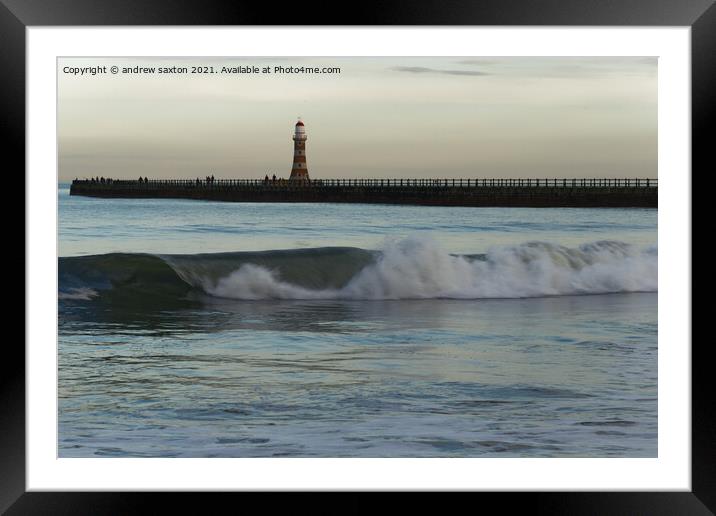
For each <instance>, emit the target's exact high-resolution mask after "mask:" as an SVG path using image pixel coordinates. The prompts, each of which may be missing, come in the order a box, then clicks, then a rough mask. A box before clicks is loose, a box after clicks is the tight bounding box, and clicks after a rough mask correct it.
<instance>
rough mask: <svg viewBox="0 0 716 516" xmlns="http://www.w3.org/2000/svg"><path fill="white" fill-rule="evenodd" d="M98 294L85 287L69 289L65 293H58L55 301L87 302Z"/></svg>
mask: <svg viewBox="0 0 716 516" xmlns="http://www.w3.org/2000/svg"><path fill="white" fill-rule="evenodd" d="M98 295H99V294H98V292H97V291H96V290H94V289H91V288H86V287H81V288H71V289H69V290H68V291H66V292H59V293H58V294H57V299H76V300H82V301H89V300H90V299H92V298H93V297H97V296H98Z"/></svg>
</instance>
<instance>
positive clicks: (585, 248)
mask: <svg viewBox="0 0 716 516" xmlns="http://www.w3.org/2000/svg"><path fill="white" fill-rule="evenodd" d="M657 254H658V253H657V249H656V247H651V248H636V247H635V246H631V245H629V244H626V243H623V242H615V241H600V242H594V243H590V244H585V245H582V246H580V247H578V248H568V247H564V246H559V245H554V244H550V243H546V242H528V243H524V244H521V245H517V246H509V247H499V248H494V249H490V250H489V251H488V252H487V253H486V254H485V255H472V256H457V255H452V254H450V253H448V252H446V251H445V250H444V249H442V248H441V247H440V245H439V244H438V243H437V242H436V241H434V240H432V239H426V238H407V239H404V240H399V241H392V242H389V243H387V244H386V245H385V246H384V248H383V249H382V251H381V252H380V253H379V254H378V255H377V258H376V259H375V260H374V262H373V263H370V264H368V265H365V266H364V267H362V268H361V269H360V270H358V271H357V272H356V273H355V275H354V276H353V277H352V278H351V279H350V280H349V281H348V283H347V284H346V285H344V286H342V287H340V288H306V287H304V286H300V285H297V284H295V283H291V282H288V281H285V280H284V279H283V278H282V274H281V271H280V270H278V269H271V268H268V267H265V266H260V265H256V264H252V263H245V264H242V265H241V266H240V267H239V268H238V269H236V270H234V271H233V272H231V273H230V274H228V275H227V276H224V277H221V278H219V279H218V280H212V279H210V278H206V277H202V278H200V280H199V283H200V285H197V286H200V287H201V288H202V289H203V290H204V291H205V292H207V293H209V294H211V295H213V296H218V297H223V298H231V299H422V298H453V299H481V298H522V297H541V296H556V295H575V294H601V293H614V292H656V291H657V279H658V268H657V262H658V260H657V258H658V257H657Z"/></svg>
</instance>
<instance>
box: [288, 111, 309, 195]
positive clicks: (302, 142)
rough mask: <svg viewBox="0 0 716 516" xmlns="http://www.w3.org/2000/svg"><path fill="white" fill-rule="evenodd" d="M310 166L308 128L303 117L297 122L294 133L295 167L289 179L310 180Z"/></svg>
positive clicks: (292, 168)
mask: <svg viewBox="0 0 716 516" xmlns="http://www.w3.org/2000/svg"><path fill="white" fill-rule="evenodd" d="M308 180H309V179H308V167H307V166H306V128H305V127H304V125H303V122H302V121H301V119H300V118H299V119H298V122H296V130H295V132H294V133H293V167H291V177H289V181H308Z"/></svg>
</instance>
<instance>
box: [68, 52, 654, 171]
mask: <svg viewBox="0 0 716 516" xmlns="http://www.w3.org/2000/svg"><path fill="white" fill-rule="evenodd" d="M112 66H117V67H118V68H119V73H116V74H113V73H111V67H112ZM136 66H140V67H154V68H155V71H154V72H153V73H152V72H146V73H141V74H140V73H123V71H122V69H123V68H125V67H128V68H131V67H136ZM238 66H256V67H258V69H259V73H231V72H226V73H222V71H221V69H222V67H227V68H230V67H238ZM279 66H281V67H284V69H286V68H288V67H291V66H292V67H296V68H297V67H302V66H303V67H316V68H324V67H338V68H340V73H330V74H329V73H322V74H316V73H287V72H284V73H280V72H278V73H277V72H276V71H275V70H276V68H275V67H279ZM90 67H105V69H104V73H102V72H101V71H100V70H101V69H100V70H96V71H97V72H98V73H96V74H91V73H90V72H91V69H90ZM160 67H166V68H170V67H186V68H187V69H188V71H191V68H192V67H213V70H214V72H215V73H201V74H200V73H185V74H184V73H176V72H175V73H167V74H159V73H158V69H159V68H160ZM264 67H268V69H269V70H271V71H272V73H264V72H263V70H264ZM73 69H75V70H73ZM82 69H85V71H84V73H81V72H80V70H82ZM298 117H301V119H302V120H303V121H304V123H305V128H306V134H307V135H308V140H307V143H306V156H307V164H308V170H309V174H310V176H311V177H312V178H315V179H321V178H324V179H326V178H393V177H394V178H518V177H524V178H555V177H556V178H579V177H605V178H608V177H619V178H624V177H630V178H636V177H641V178H644V177H653V178H655V177H657V58H656V57H474V58H470V57H343V58H337V57H325V58H322V57H311V58H294V57H274V58H272V57H260V58H249V57H241V58H227V57H217V58H210V57H193V58H175V57H174V58H161V57H158V58H151V57H142V58H61V59H59V60H58V162H59V180H60V181H68V180H71V179H74V178H75V177H78V178H84V177H93V176H103V177H113V178H127V179H135V178H137V177H138V176H146V177H149V178H153V179H160V178H196V177H204V176H206V175H212V174H213V175H214V176H215V177H216V178H225V179H230V178H263V177H264V175H266V174H269V175H272V174H276V176H277V177H288V176H289V174H290V171H291V164H292V158H293V142H292V140H291V136H292V134H293V128H294V124H295V123H296V120H297V119H298Z"/></svg>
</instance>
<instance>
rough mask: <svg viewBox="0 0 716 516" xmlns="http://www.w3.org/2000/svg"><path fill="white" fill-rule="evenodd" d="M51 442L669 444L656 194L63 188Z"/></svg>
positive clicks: (275, 446) (367, 446) (617, 453)
mask: <svg viewBox="0 0 716 516" xmlns="http://www.w3.org/2000/svg"><path fill="white" fill-rule="evenodd" d="M58 201H59V208H58V250H59V251H58V252H59V258H58V315H59V327H58V348H57V350H58V396H59V404H58V410H59V414H58V419H59V428H58V435H59V442H58V455H59V457H656V456H657V443H658V434H657V350H658V347H657V290H658V286H657V261H658V260H657V258H658V247H657V210H656V209H618V208H597V209H591V208H590V209H572V208H555V209H552V208H460V207H425V206H394V205H370V204H310V203H306V204H303V203H296V204H292V203H291V204H288V203H284V204H279V203H277V204H269V203H264V204H261V203H255V204H254V203H221V202H209V201H197V200H172V199H99V198H89V197H79V196H70V195H69V185H68V184H60V185H59V189H58Z"/></svg>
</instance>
